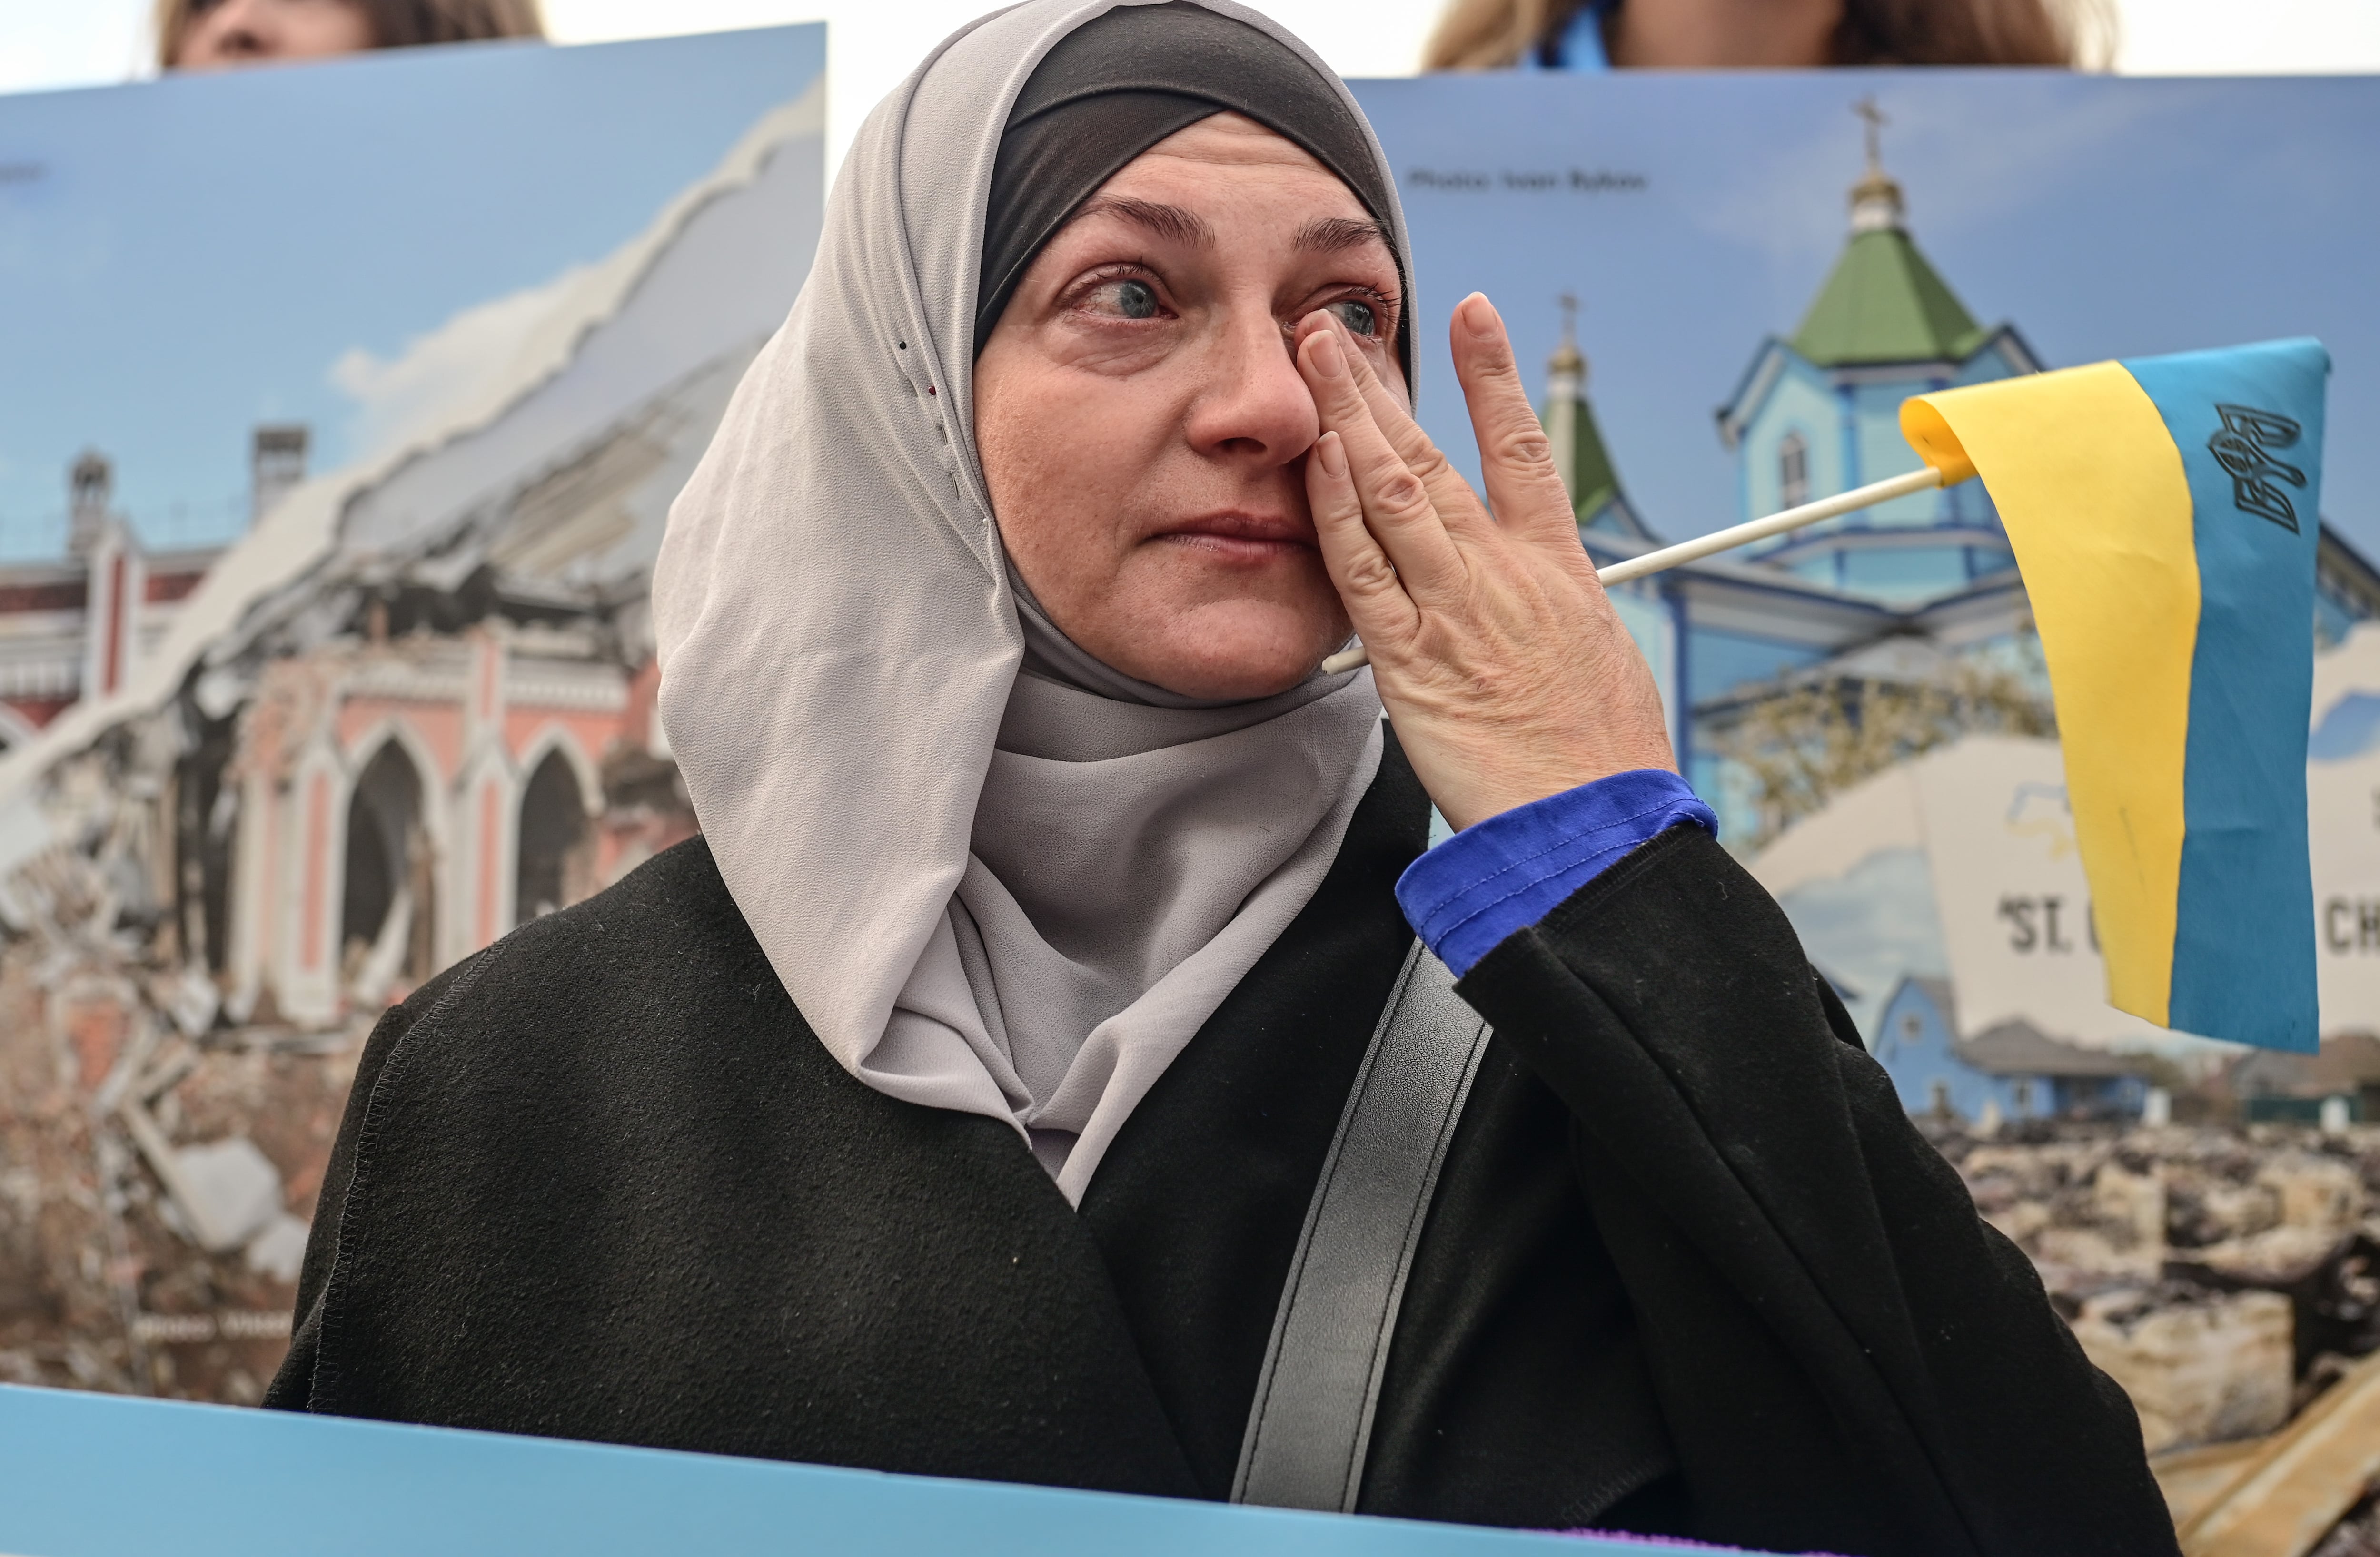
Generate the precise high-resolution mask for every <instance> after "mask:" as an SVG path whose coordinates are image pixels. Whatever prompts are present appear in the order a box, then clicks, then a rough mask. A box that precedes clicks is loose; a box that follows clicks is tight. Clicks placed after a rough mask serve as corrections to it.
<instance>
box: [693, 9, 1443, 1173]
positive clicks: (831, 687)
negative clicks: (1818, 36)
mask: <svg viewBox="0 0 2380 1557" xmlns="http://www.w3.org/2000/svg"><path fill="white" fill-rule="evenodd" d="M1112 3H1113V0H1027V3H1026V4H1024V5H1021V6H1014V7H1013V8H1011V9H1009V10H1006V11H1002V12H1000V13H999V14H997V15H995V16H991V17H988V18H983V19H982V20H980V21H978V22H976V23H974V24H973V25H971V26H970V27H968V28H966V29H965V30H963V31H961V32H960V33H959V34H958V35H957V36H956V37H954V38H953V39H951V40H950V41H948V42H945V43H944V44H942V45H941V47H940V48H938V49H937V50H936V51H935V52H934V54H932V56H931V57H929V59H928V61H927V62H926V63H925V64H924V65H923V66H919V68H918V69H917V72H916V73H915V74H914V75H912V76H911V77H910V78H909V79H908V81H907V82H905V84H904V85H903V86H902V87H901V88H900V89H899V90H897V91H894V92H893V93H892V96H891V97H889V98H887V99H886V100H885V101H884V102H883V103H881V104H880V105H879V106H878V107H877V109H876V111H875V112H874V113H873V114H871V115H869V116H868V121H867V123H866V124H865V125H864V126H863V127H861V129H860V132H859V134H858V136H857V138H856V139H855V141H854V142H853V146H852V150H851V153H850V156H849V158H848V159H847V160H846V161H845V163H844V167H843V171H842V173H841V175H840V176H839V177H838V178H837V179H836V180H835V184H834V187H833V191H832V194H831V196H830V197H829V203H828V208H827V221H826V226H825V230H824V232H823V234H822V235H821V237H820V245H819V253H818V259H817V263H816V266H815V268H814V269H813V270H812V272H810V276H809V279H808V281H807V283H806V284H804V286H803V289H802V294H801V296H800V299H799V300H798V301H797V302H796V303H795V306H794V311H793V314H792V316H791V317H790V318H789V319H788V320H786V322H785V326H784V328H783V330H781V331H780V332H778V333H777V335H776V337H775V338H774V339H772V340H771V342H770V343H769V344H768V345H767V346H765V347H764V348H763V349H762V351H761V353H760V355H759V357H758V358H757V359H756V360H755V362H754V363H753V366H752V368H751V369H750V371H749V372H748V373H747V374H746V376H745V380H744V382H743V383H742V384H741V385H740V386H738V388H737V390H736V392H735V399H734V401H733V402H732V403H731V404H730V405H729V407H728V410H727V414H726V416H725V417H724V418H723V419H722V422H721V424H720V428H719V432H718V434H717V436H716V437H715V438H714V439H713V441H712V442H711V446H710V450H709V452H708V453H705V454H704V456H703V459H702V463H701V465H700V466H699V467H698V469H697V470H696V472H695V474H694V476H693V477H692V479H690V480H689V481H688V482H687V484H686V489H685V491H684V492H683V493H682V494H681V495H680V496H679V498H678V501H677V503H676V505H675V506H674V508H673V509H672V510H671V513H670V524H669V530H668V533H667V535H666V536H665V537H664V538H663V540H662V552H661V556H660V559H659V561H657V563H656V565H655V568H654V575H653V597H652V598H653V622H654V626H655V629H656V634H657V636H658V639H659V642H660V646H661V663H662V692H661V712H662V724H663V727H664V728H665V729H666V730H667V731H668V734H669V739H670V743H671V746H672V749H673V751H674V754H675V756H676V758H677V762H678V766H679V771H680V772H681V773H682V774H683V775H684V777H685V779H686V789H687V792H688V793H689V794H691V795H692V797H693V799H694V805H695V812H696V815H698V817H699V818H700V820H701V822H702V826H703V829H704V831H705V832H706V833H707V834H708V835H709V838H710V847H711V851H712V855H713V857H714V858H715V859H716V860H717V862H718V864H719V869H720V874H721V875H722V877H723V878H724V879H725V881H726V883H727V888H728V890H729V892H730V893H731V894H732V895H733V896H734V898H735V904H736V907H737V908H738V909H739V910H740V911H742V913H743V915H744V918H745V921H746V923H748V924H749V925H750V926H751V929H752V933H753V935H754V936H755V937H756V938H757V939H758V940H759V944H760V947H761V949H762V950H763V951H764V952H766V953H767V955H768V959H769V963H770V966H771V968H772V969H773V970H774V971H775V972H776V974H777V977H778V978H779V979H780V980H782V981H783V984H784V986H785V989H786V991H787V992H788V993H789V994H790V995H791V996H793V998H794V1002H795V1005H796V1006H798V1007H799V1008H800V1009H801V1013H802V1016H803V1018H804V1019H805V1020H807V1023H808V1024H809V1027H810V1030H811V1031H812V1032H815V1033H816V1035H817V1038H818V1041H819V1042H820V1043H821V1044H824V1045H825V1046H826V1048H827V1050H828V1052H829V1053H831V1054H832V1055H833V1056H834V1057H835V1059H836V1062H837V1063H838V1064H840V1065H842V1066H843V1067H844V1069H845V1070H847V1071H848V1072H849V1073H850V1074H851V1075H853V1076H854V1077H856V1079H857V1080H860V1081H861V1082H862V1083H864V1084H865V1085H867V1086H868V1087H871V1088H874V1089H875V1090H876V1091H878V1092H883V1093H885V1094H887V1095H888V1096H892V1097H894V1098H899V1099H902V1100H904V1101H905V1102H908V1103H913V1104H922V1105H925V1106H928V1107H933V1108H942V1109H953V1110H959V1111H964V1112H968V1113H976V1114H981V1115H984V1116H988V1117H990V1118H993V1119H997V1120H1000V1121H1001V1122H1002V1123H1003V1124H1005V1125H1008V1126H1010V1127H1011V1128H1013V1129H1015V1130H1016V1131H1017V1133H1018V1135H1019V1138H1020V1140H1021V1141H1023V1142H1025V1143H1026V1144H1027V1145H1029V1146H1030V1147H1031V1149H1032V1150H1033V1151H1034V1152H1035V1153H1036V1155H1037V1156H1038V1158H1039V1159H1040V1161H1041V1162H1042V1164H1043V1165H1045V1166H1046V1167H1047V1168H1048V1169H1049V1170H1050V1173H1051V1175H1052V1176H1053V1177H1055V1179H1056V1181H1057V1186H1058V1189H1060V1191H1061V1192H1062V1193H1063V1194H1064V1195H1065V1196H1066V1198H1067V1199H1068V1200H1069V1201H1075V1202H1079V1201H1080V1199H1081V1196H1082V1193H1083V1190H1084V1189H1085V1188H1086V1187H1087V1185H1088V1183H1089V1182H1090V1178H1091V1175H1092V1174H1093V1173H1094V1172H1095V1171H1096V1170H1097V1168H1098V1166H1099V1162H1100V1159H1101V1157H1102V1155H1103V1153H1105V1152H1106V1150H1107V1147H1108V1144H1109V1142H1111V1141H1113V1140H1114V1139H1115V1135H1116V1131H1117V1130H1118V1129H1120V1128H1121V1127H1122V1126H1123V1122H1124V1120H1125V1119H1126V1118H1127V1117H1128V1116H1130V1115H1131V1113H1132V1111H1133V1109H1134V1108H1135V1106H1136V1105H1137V1104H1138V1103H1139V1101H1140V1100H1141V1098H1142V1097H1144V1096H1146V1095H1147V1091H1148V1089H1149V1088H1150V1087H1151V1086H1153V1085H1154V1084H1155V1083H1156V1081H1157V1080H1158V1078H1159V1077H1160V1076H1161V1075H1163V1074H1164V1071H1165V1068H1166V1067H1167V1066H1168V1065H1170V1064H1171V1063H1172V1060H1173V1057H1174V1056H1176V1055H1178V1054H1180V1053H1181V1051H1182V1049H1183V1047H1184V1045H1186V1044H1188V1043H1189V1042H1190V1040H1191V1038H1192V1037H1193V1036H1194V1035H1195V1034H1196V1032H1197V1031H1198V1029H1199V1028H1200V1027H1201V1026H1202V1025H1203V1024H1204V1023H1205V1022H1206V1020H1207V1019H1208V1017H1209V1016H1211V1015H1213V1013H1214V1011H1215V1010H1216V1008H1218V1007H1219V1006H1220V1005H1221V1003H1222V1001H1223V999H1224V997H1225V996H1228V995H1229V994H1230V993H1231V991H1232V990H1233V988H1235V987H1237V985H1238V984H1239V983H1240V981H1241V980H1242V979H1243V978H1244V977H1245V976H1246V974H1247V972H1248V970H1249V969H1251V968H1253V967H1254V966H1255V965H1256V962H1257V959H1259V958H1260V957H1262V956H1263V955H1264V953H1265V951H1266V950H1267V949H1269V947H1271V946H1272V944H1273V942H1274V941H1275V939H1276V938H1278V937H1279V935H1281V931H1282V930H1283V929H1285V928H1286V927H1287V926H1288V924H1289V923H1290V921H1291V920H1292V919H1293V918H1295V917H1296V915H1297V913H1298V912H1299V911H1300V910H1302V909H1303V908H1304V907H1305V904H1306V903H1307V901H1308V900H1309V899H1311V898H1312V897H1313V895H1314V892H1315V889H1316V888H1317V887H1319V886H1320V884H1321V881H1322V878H1323V876H1324V875H1325V874H1326V873H1327V872H1328V871H1329V869H1330V863H1331V861H1332V860H1333V859H1334V858H1335V857H1336V856H1337V854H1338V851H1339V846H1340V842H1341V840H1342V839H1343V838H1344V836H1345V834H1346V828H1347V824H1348V822H1349V820H1350V819H1351V818H1352V817H1353V815H1354V808H1355V805H1356V803H1358V802H1359V801H1360V799H1361V798H1362V796H1363V794H1364V792H1365V791H1366V788H1367V787H1368V786H1369V784H1370V782H1371V779H1372V776H1373V774H1374V773H1375V771H1377V769H1378V764H1379V760H1380V751H1381V730H1380V722H1379V700H1378V695H1377V694H1375V692H1374V690H1373V686H1372V681H1371V673H1370V672H1369V671H1368V670H1362V671H1357V672H1355V673H1354V674H1353V675H1349V676H1342V677H1320V676H1317V677H1315V678H1313V679H1311V680H1309V681H1308V682H1305V684H1304V685H1302V686H1299V687H1296V688H1294V689H1293V690H1292V691H1290V692H1288V693H1285V694H1281V696H1279V697H1274V698H1266V699H1261V700H1258V701H1256V702H1250V703H1242V704H1234V705H1230V706H1208V707H1199V706H1182V705H1184V704H1185V703H1190V702H1192V701H1193V700H1188V699H1182V698H1175V697H1172V696H1171V694H1163V693H1161V691H1160V689H1155V688H1148V687H1145V686H1142V685H1140V684H1138V683H1136V682H1133V681H1132V680H1131V678H1128V677H1120V676H1118V675H1117V673H1116V672H1115V671H1114V670H1111V669H1110V668H1108V667H1105V666H1101V665H1099V663H1098V662H1097V661H1096V660H1093V659H1091V658H1090V657H1088V656H1087V655H1084V654H1083V653H1082V651H1081V650H1080V649H1079V648H1077V647H1075V646H1074V645H1072V644H1070V643H1068V642H1067V641H1066V639H1065V635H1064V634H1062V633H1059V632H1058V631H1057V630H1056V628H1055V627H1054V626H1053V625H1051V624H1050V623H1049V622H1047V621H1046V619H1045V618H1044V617H1043V615H1042V613H1041V612H1039V610H1038V609H1037V608H1034V607H1032V606H1030V605H1029V603H1028V601H1027V598H1026V596H1025V594H1024V592H1023V591H1022V590H1020V589H1019V588H1018V587H1017V586H1016V585H1015V584H1014V582H1013V580H1012V578H1011V575H1010V573H1009V571H1008V568H1007V564H1006V556H1005V550H1004V548H1003V547H1002V544H1001V539H1000V533H999V527H998V525H997V523H996V522H995V520H994V518H993V515H992V512H991V507H990V501H989V499H988V497H987V495H986V491H985V484H984V480H983V473H982V470H981V468H980V464H979V460H978V456H977V452H976V446H975V440H974V425H975V424H974V394H975V389H974V383H973V375H972V372H971V371H970V369H971V367H972V364H973V362H974V356H975V352H974V343H975V321H976V284H977V277H978V275H979V274H980V272H981V264H982V253H983V243H984V238H985V226H986V210H987V201H988V198H989V191H990V186H991V182H992V170H993V164H994V162H995V159H996V157H997V154H998V152H999V150H1000V145H1001V134H1000V130H1001V127H1002V126H1003V125H1005V124H1006V123H1007V122H1008V120H1009V115H1010V109H1011V106H1012V104H1013V103H1014V100H1015V97H1016V94H1017V93H1018V92H1019V91H1022V90H1023V89H1024V87H1025V85H1026V81H1027V80H1028V78H1030V77H1031V76H1032V75H1033V73H1034V70H1035V67H1036V66H1037V65H1038V63H1039V62H1040V61H1041V60H1042V59H1043V58H1044V57H1045V56H1046V55H1048V54H1050V53H1051V52H1052V51H1053V50H1054V49H1055V48H1056V47H1058V46H1059V45H1060V44H1061V43H1062V42H1063V41H1064V40H1065V39H1067V38H1068V37H1069V36H1070V35H1072V34H1073V33H1074V32H1075V30H1078V29H1080V28H1082V27H1083V26H1084V25H1085V24H1086V23H1087V22H1089V21H1091V20H1092V19H1093V18H1098V17H1100V16H1102V15H1104V14H1106V13H1107V12H1108V11H1109V10H1110V9H1111V6H1112ZM1205 4H1206V5H1207V6H1208V8H1209V9H1211V10H1213V11H1214V12H1215V13H1217V14H1218V15H1219V16H1220V17H1221V18H1227V19H1229V20H1230V22H1231V24H1232V26H1233V27H1235V28H1238V29H1241V30H1244V31H1245V30H1256V31H1259V32H1261V33H1262V34H1263V35H1264V36H1265V37H1267V38H1268V39H1269V40H1270V41H1271V44H1272V46H1273V47H1275V48H1278V49H1279V50H1281V51H1282V52H1283V53H1285V54H1288V55H1289V56H1290V57H1291V59H1292V60H1293V62H1295V63H1297V64H1298V65H1299V66H1300V67H1301V68H1302V69H1305V70H1306V71H1307V72H1309V74H1310V77H1311V79H1312V81H1313V82H1315V83H1317V84H1318V85H1317V87H1316V89H1315V90H1318V91H1328V92H1330V93H1333V94H1336V95H1337V97H1338V98H1339V99H1340V106H1341V109H1342V111H1343V112H1344V114H1345V115H1347V120H1348V122H1349V123H1350V124H1352V125H1353V126H1354V127H1355V128H1356V131H1357V132H1358V133H1360V135H1361V137H1362V141H1363V144H1364V146H1365V147H1366V151H1367V156H1368V160H1369V163H1370V166H1371V168H1372V170H1373V178H1374V179H1375V181H1376V182H1377V184H1378V187H1380V188H1382V189H1387V188H1388V187H1389V185H1388V175H1387V169H1386V163H1385V161H1384V160H1383V159H1382V158H1381V157H1380V154H1379V151H1378V147H1377V145H1375V144H1374V143H1373V142H1372V140H1371V139H1370V136H1369V132H1368V131H1367V130H1365V129H1364V128H1363V121H1362V119H1361V117H1360V115H1358V114H1357V113H1356V110H1355V108H1354V99H1353V98H1352V97H1351V96H1349V95H1348V94H1347V92H1346V89H1345V88H1344V86H1343V85H1342V84H1341V83H1340V82H1338V81H1337V79H1336V78H1332V77H1330V75H1328V73H1327V72H1326V71H1325V70H1324V69H1323V67H1322V66H1321V65H1320V63H1319V62H1318V61H1317V60H1315V59H1314V58H1313V57H1312V55H1311V54H1307V53H1306V52H1305V50H1304V49H1303V47H1302V46H1301V45H1299V44H1298V43H1297V42H1295V41H1294V40H1293V39H1292V38H1290V37H1289V35H1288V34H1286V33H1284V32H1281V30H1279V28H1278V27H1276V26H1275V25H1274V24H1273V23H1271V22H1269V21H1268V20H1266V19H1265V18H1262V17H1260V16H1258V15H1257V13H1256V12H1254V11H1250V10H1246V9H1245V8H1244V7H1242V6H1237V5H1235V4H1233V0H1205ZM1381 220H1382V222H1383V223H1384V224H1385V225H1386V226H1387V227H1388V229H1389V231H1390V235H1391V237H1392V239H1393V246H1394V247H1395V248H1396V249H1397V252H1398V253H1399V255H1400V256H1401V257H1402V256H1403V255H1404V254H1405V253H1406V245H1405V235H1404V227H1403V218H1402V216H1401V215H1400V214H1399V213H1398V211H1396V209H1395V207H1394V205H1393V204H1391V205H1390V207H1389V209H1388V210H1387V211H1386V213H1385V214H1384V215H1383V216H1382V217H1381ZM1028 642H1029V643H1030V644H1031V645H1032V649H1031V653H1032V655H1033V657H1034V658H1035V660H1036V662H1037V666H1036V673H1035V674H1031V675H1020V674H1019V670H1020V668H1021V667H1022V666H1023V665H1024V663H1025V661H1026V656H1027V645H1028ZM786 1128H788V1129H799V1128H801V1122H800V1121H799V1120H798V1119H788V1120H787V1121H786Z"/></svg>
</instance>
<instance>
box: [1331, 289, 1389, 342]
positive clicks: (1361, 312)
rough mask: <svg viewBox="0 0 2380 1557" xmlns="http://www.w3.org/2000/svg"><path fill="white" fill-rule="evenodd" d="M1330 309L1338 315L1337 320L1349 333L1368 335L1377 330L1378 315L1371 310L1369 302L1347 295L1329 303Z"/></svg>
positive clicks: (1378, 325)
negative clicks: (1347, 296)
mask: <svg viewBox="0 0 2380 1557" xmlns="http://www.w3.org/2000/svg"><path fill="white" fill-rule="evenodd" d="M1330 311H1331V312H1332V313H1334V314H1337V315H1338V316H1339V322H1340V323H1342V324H1343V325H1345V326H1346V327H1347V329H1348V332H1349V333H1351V334H1355V335H1370V334H1373V333H1376V332H1378V330H1379V327H1380V317H1379V315H1378V314H1376V313H1374V312H1373V311H1372V305H1371V304H1369V303H1365V302H1359V301H1357V300H1356V299H1355V298H1353V297H1349V298H1346V299H1344V300H1343V301H1341V302H1337V303H1333V304H1331V305H1330Z"/></svg>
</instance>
